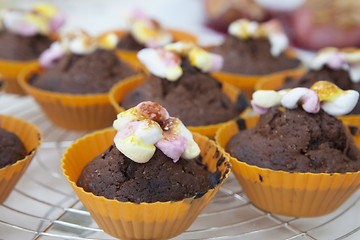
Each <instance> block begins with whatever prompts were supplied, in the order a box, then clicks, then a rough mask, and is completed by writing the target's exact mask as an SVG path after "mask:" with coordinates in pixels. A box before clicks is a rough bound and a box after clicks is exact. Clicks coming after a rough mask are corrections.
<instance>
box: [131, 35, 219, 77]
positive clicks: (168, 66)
mask: <svg viewBox="0 0 360 240" xmlns="http://www.w3.org/2000/svg"><path fill="white" fill-rule="evenodd" d="M137 57H138V59H139V60H140V61H141V62H142V63H143V64H144V65H145V66H146V67H147V69H148V70H149V71H150V72H151V73H152V74H154V75H156V76H158V77H161V78H166V79H168V80H169V81H176V80H178V79H179V78H180V77H181V76H182V74H183V71H182V68H181V59H182V57H187V58H188V59H189V61H190V64H191V65H193V66H194V67H196V68H198V69H200V70H201V71H202V72H210V71H218V70H220V69H221V68H222V65H223V58H222V57H221V56H220V55H218V54H213V53H209V52H207V51H205V50H204V49H202V48H200V47H198V46H196V45H195V44H194V43H191V42H183V41H180V42H175V43H170V44H167V45H165V46H164V47H163V48H157V49H153V48H144V49H142V50H140V51H139V52H138V54H137Z"/></svg>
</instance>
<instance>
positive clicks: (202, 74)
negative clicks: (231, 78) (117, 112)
mask: <svg viewBox="0 0 360 240" xmlns="http://www.w3.org/2000/svg"><path fill="white" fill-rule="evenodd" d="M138 58H139V59H140V60H141V61H142V62H143V63H144V64H145V66H146V67H147V68H148V69H149V71H150V72H151V73H152V74H151V75H150V76H149V77H148V79H147V80H146V81H145V82H144V83H143V84H142V85H141V86H139V87H138V88H136V89H135V90H133V91H132V92H130V93H128V94H127V95H126V96H125V97H124V98H123V99H122V102H121V104H120V105H121V106H122V107H124V108H126V109H128V108H130V107H133V106H135V105H136V104H138V103H139V102H141V101H146V100H151V101H156V102H159V103H160V104H161V105H163V106H164V107H166V108H167V109H168V110H169V112H170V114H172V115H174V116H176V117H179V118H181V119H182V121H183V122H184V123H185V124H186V125H191V126H199V125H209V124H216V123H220V122H225V121H228V120H230V119H232V118H234V117H236V116H237V115H238V114H239V113H240V112H241V111H242V110H244V109H245V108H246V106H247V105H246V101H245V98H244V97H243V95H241V96H242V97H241V96H239V103H241V104H239V105H237V104H236V103H233V102H231V101H230V99H229V97H228V96H227V95H226V94H225V93H224V92H223V91H222V84H221V83H220V82H218V81H217V80H216V79H215V78H213V77H211V76H210V75H209V74H208V72H209V71H213V70H217V69H220V68H221V65H222V58H221V57H219V56H217V55H213V54H210V53H208V52H206V51H205V50H203V49H201V48H198V47H197V46H195V45H194V44H192V43H189V42H177V43H173V44H169V45H167V46H166V47H165V48H164V49H143V50H141V51H139V53H138Z"/></svg>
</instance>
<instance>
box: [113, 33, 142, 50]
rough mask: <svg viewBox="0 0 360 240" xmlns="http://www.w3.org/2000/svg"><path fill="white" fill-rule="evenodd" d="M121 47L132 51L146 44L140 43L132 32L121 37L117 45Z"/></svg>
mask: <svg viewBox="0 0 360 240" xmlns="http://www.w3.org/2000/svg"><path fill="white" fill-rule="evenodd" d="M116 47H117V48H120V49H126V50H130V51H139V50H141V49H143V48H144V47H145V45H143V44H140V43H138V42H137V41H136V40H135V39H134V37H133V36H131V34H130V33H128V34H126V35H125V36H124V37H122V38H120V40H119V43H118V44H117V46H116Z"/></svg>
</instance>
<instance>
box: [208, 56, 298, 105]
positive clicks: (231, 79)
mask: <svg viewBox="0 0 360 240" xmlns="http://www.w3.org/2000/svg"><path fill="white" fill-rule="evenodd" d="M286 55H288V56H289V57H291V58H296V57H295V55H294V53H293V51H291V50H287V51H286ZM302 69H303V66H302V65H301V64H300V66H298V67H296V68H292V69H287V70H283V71H278V72H274V73H269V74H262V75H247V74H238V73H229V72H223V71H219V72H213V73H212V75H213V76H214V77H215V78H217V79H218V80H219V81H221V82H227V83H230V84H232V85H234V86H236V87H238V88H240V89H241V90H242V91H244V93H245V94H246V96H247V97H248V98H249V99H251V94H252V93H253V91H254V88H255V86H256V84H257V83H258V81H259V80H260V79H262V78H264V77H267V76H279V77H283V76H292V75H293V74H296V72H297V71H301V70H302Z"/></svg>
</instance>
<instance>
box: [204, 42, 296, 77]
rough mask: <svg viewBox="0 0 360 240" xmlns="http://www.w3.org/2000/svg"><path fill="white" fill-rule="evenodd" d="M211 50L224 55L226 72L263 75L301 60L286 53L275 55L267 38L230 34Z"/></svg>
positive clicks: (293, 66)
mask: <svg viewBox="0 0 360 240" xmlns="http://www.w3.org/2000/svg"><path fill="white" fill-rule="evenodd" d="M211 52H214V53H217V54H220V55H221V56H223V57H224V67H223V69H222V71H224V72H231V73H240V74H248V75H262V74H268V73H273V72H277V71H282V70H286V69H291V68H295V67H297V66H299V65H300V61H299V60H297V59H293V58H289V57H287V56H286V55H285V53H282V54H280V56H278V57H273V56H272V55H271V53H270V42H269V40H268V39H266V38H259V39H253V38H250V39H247V40H242V39H238V38H237V37H234V36H228V37H227V38H226V39H225V42H224V43H223V44H222V45H220V46H218V47H214V48H213V49H211Z"/></svg>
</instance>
